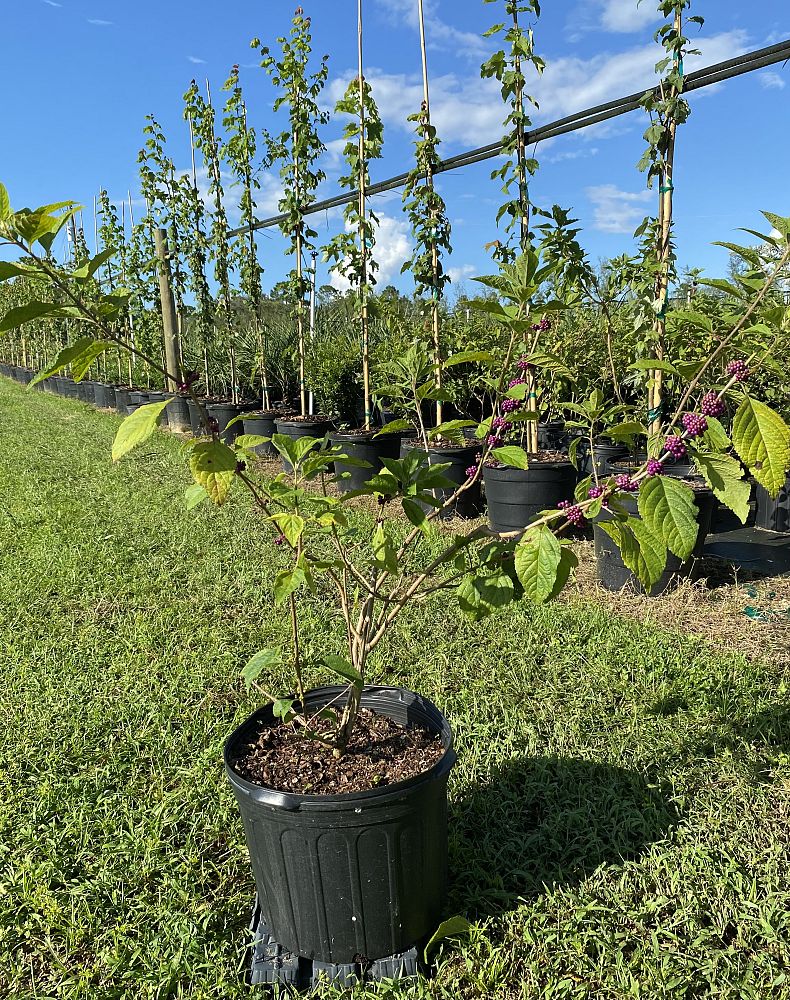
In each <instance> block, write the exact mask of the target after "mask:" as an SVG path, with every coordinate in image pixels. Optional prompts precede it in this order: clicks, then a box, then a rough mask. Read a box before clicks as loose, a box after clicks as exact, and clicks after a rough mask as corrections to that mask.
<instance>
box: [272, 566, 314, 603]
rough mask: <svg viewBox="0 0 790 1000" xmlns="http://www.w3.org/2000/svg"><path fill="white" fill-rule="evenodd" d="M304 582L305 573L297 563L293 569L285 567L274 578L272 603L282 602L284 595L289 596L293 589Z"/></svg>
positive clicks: (305, 578) (305, 580) (305, 579)
mask: <svg viewBox="0 0 790 1000" xmlns="http://www.w3.org/2000/svg"><path fill="white" fill-rule="evenodd" d="M306 582H307V574H306V573H305V571H304V569H303V568H302V567H301V566H299V565H296V566H294V567H293V569H285V570H283V571H282V572H281V573H278V574H277V576H276V578H275V580H274V603H275V604H282V603H283V601H284V600H285V599H286V597H290V595H291V594H293V592H294V591H295V590H298V589H299V587H301V586H302V584H303V583H306Z"/></svg>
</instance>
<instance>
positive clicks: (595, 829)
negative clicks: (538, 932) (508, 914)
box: [449, 757, 678, 917]
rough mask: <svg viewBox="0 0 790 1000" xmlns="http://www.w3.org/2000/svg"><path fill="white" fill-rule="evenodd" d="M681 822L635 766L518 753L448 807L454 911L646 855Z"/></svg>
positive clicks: (496, 909)
mask: <svg viewBox="0 0 790 1000" xmlns="http://www.w3.org/2000/svg"><path fill="white" fill-rule="evenodd" d="M677 821H678V815H677V812H676V811H675V809H674V807H673V805H672V804H671V802H670V801H669V800H668V798H666V797H664V796H663V795H662V794H661V793H660V792H659V791H658V790H657V789H656V788H655V787H653V786H650V785H648V783H647V782H646V781H645V779H644V778H643V777H642V776H641V775H639V774H636V773H635V772H633V771H628V770H625V769H624V768H619V767H612V766H610V765H607V764H594V763H590V762H588V761H583V760H574V759H570V758H558V757H550V758H548V757H543V758H540V757H539V758H517V759H515V760H512V761H509V762H508V763H507V764H504V765H502V766H501V767H499V768H498V769H497V770H496V771H495V772H494V773H493V774H492V775H491V777H490V779H489V780H488V781H486V782H481V783H479V784H476V785H472V786H471V787H469V788H468V789H467V790H466V791H465V792H464V794H463V796H462V797H461V799H460V800H459V801H456V802H455V803H454V804H452V805H451V813H450V881H451V887H450V900H449V905H450V912H454V913H458V912H464V913H466V914H467V915H468V916H470V917H472V916H475V917H481V916H488V915H494V914H496V913H500V912H502V911H503V910H507V909H510V908H511V907H512V906H513V904H514V902H515V901H516V900H517V899H519V898H520V897H527V898H528V897H534V896H537V895H539V894H540V893H541V892H543V891H544V887H549V888H552V887H554V886H557V885H572V884H575V883H577V882H579V881H580V880H581V879H583V878H584V877H585V876H587V875H588V874H590V873H591V872H592V871H593V870H594V869H596V868H597V867H598V866H599V865H601V864H606V863H609V864H618V863H620V862H622V861H624V860H629V859H634V858H637V857H639V856H640V854H641V853H642V852H643V851H644V850H645V848H646V847H648V845H650V844H651V843H653V842H654V841H656V840H660V839H661V838H663V837H664V836H665V835H666V833H667V831H668V830H669V829H670V828H671V827H673V826H674V825H675V824H676V823H677Z"/></svg>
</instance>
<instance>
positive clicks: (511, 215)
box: [480, 0, 545, 263]
mask: <svg viewBox="0 0 790 1000" xmlns="http://www.w3.org/2000/svg"><path fill="white" fill-rule="evenodd" d="M487 2H489V3H491V2H494V0H487ZM504 6H505V13H506V15H507V16H508V17H510V18H511V19H512V23H511V25H509V26H507V25H505V24H495V25H493V27H491V28H489V30H488V31H487V32H486V33H485V36H486V37H487V38H490V37H495V36H496V35H500V34H501V35H502V36H503V41H504V43H505V46H506V47H505V48H503V49H499V50H498V51H497V52H495V53H494V54H493V55H492V56H491V57H490V58H489V59H487V60H486V61H485V62H484V63H483V65H482V66H481V67H480V75H481V77H483V79H490V78H493V79H495V80H497V81H498V82H499V84H500V90H501V94H502V100H503V101H504V102H505V104H506V105H508V108H509V111H508V114H507V116H506V118H505V121H504V126H505V130H506V131H505V135H504V137H503V139H502V152H503V153H504V154H505V156H507V160H506V162H505V163H504V164H503V165H502V166H501V167H498V168H497V169H496V170H494V171H493V173H492V174H491V177H492V179H498V180H500V181H502V191H503V193H504V194H505V195H506V196H507V201H505V203H504V204H503V205H502V206H501V207H500V209H499V211H498V212H497V218H496V221H497V224H499V221H500V220H501V219H502V218H503V217H505V218H506V219H507V223H506V226H505V232H506V233H511V234H512V232H513V230H514V229H515V227H516V225H517V224H519V225H520V231H519V248H520V251H521V253H523V252H524V251H525V250H526V249H527V243H528V240H529V231H528V230H529V221H528V219H529V207H530V206H529V191H528V187H527V178H528V176H529V175H531V174H534V173H535V172H536V170H537V168H538V163H537V160H535V159H533V158H531V157H528V156H527V152H526V146H525V138H524V137H525V134H526V132H527V130H528V129H529V126H530V125H531V119H530V118H529V116H528V115H527V113H526V110H525V104H531V105H533V106H534V107H537V102H536V100H535V98H534V97H531V96H530V95H529V94H527V93H526V91H525V87H526V78H525V75H524V66H525V65H530V66H532V68H533V69H534V70H535V71H536V72H537V74H538V76H540V75H541V74H542V73H543V70H544V68H545V62H544V60H543V59H542V58H541V57H540V56H538V55H536V54H535V46H534V34H533V30H532V28H531V27H530V28H527V29H524V28H523V27H522V26H521V24H520V23H519V15H527V16H530V15H531V16H533V17H535V18H537V17H539V16H540V4H539V3H538V0H505V4H504ZM514 188H515V189H516V192H515V195H514V194H513V193H512V192H513V189H514ZM496 256H497V257H498V259H500V260H501V261H502V263H506V262H508V261H512V260H513V258H514V257H515V251H514V250H513V248H512V235H511V239H510V240H509V241H508V242H506V243H505V244H500V243H499V242H497V244H496Z"/></svg>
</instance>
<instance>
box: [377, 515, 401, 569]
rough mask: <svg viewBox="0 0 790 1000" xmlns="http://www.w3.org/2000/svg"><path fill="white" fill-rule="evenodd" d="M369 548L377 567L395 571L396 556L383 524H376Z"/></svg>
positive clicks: (396, 567)
mask: <svg viewBox="0 0 790 1000" xmlns="http://www.w3.org/2000/svg"><path fill="white" fill-rule="evenodd" d="M371 550H372V552H373V562H374V564H375V565H376V566H377V567H378V568H379V569H384V570H386V571H387V572H388V573H397V571H398V557H397V554H396V552H395V549H394V548H393V546H392V543H391V542H390V540H389V538H388V537H387V531H386V528H385V527H384V525H383V524H377V525H376V530H375V531H374V532H373V539H372V542H371Z"/></svg>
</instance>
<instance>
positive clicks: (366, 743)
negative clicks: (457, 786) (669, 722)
mask: <svg viewBox="0 0 790 1000" xmlns="http://www.w3.org/2000/svg"><path fill="white" fill-rule="evenodd" d="M330 726H331V723H330V722H329V721H328V720H324V719H316V720H315V727H314V728H315V730H316V731H317V732H319V733H320V732H321V731H322V730H323V731H326V730H327V729H329V728H330ZM245 749H246V753H245V754H244V756H242V757H240V758H238V759H237V760H235V761H234V762H233V767H234V769H235V770H236V771H237V772H238V773H239V774H240V775H241V776H242V778H246V779H247V781H251V782H253V783H254V784H256V785H262V786H263V787H264V788H273V789H275V790H277V791H280V792H296V793H299V794H306V795H342V794H344V793H347V792H366V791H369V790H370V789H372V788H380V787H381V786H382V785H392V784H394V783H395V782H396V781H405V780H406V779H407V778H413V777H415V776H416V775H418V774H422V772H423V771H427V770H428V769H429V768H431V767H433V765H434V764H435V763H436V762H437V761H438V760H439V759H440V758H441V757H442V755H443V754H444V747H443V745H442V740H441V736H439V734H438V733H433V732H430V731H429V730H427V729H422V728H420V727H418V726H409V727H408V728H406V727H404V726H401V725H399V724H398V723H397V722H393V720H392V719H389V718H387V716H385V715H376V714H375V713H373V712H371V711H370V709H367V708H363V709H362V710H361V711H360V713H359V716H358V718H357V724H356V726H355V728H354V732H353V734H352V736H351V740H350V742H349V745H348V748H347V750H346V752H345V754H344V755H343V756H342V757H335V756H334V755H333V752H332V751H331V750H328V749H326V748H325V747H323V746H321V745H320V744H319V743H317V742H316V741H315V740H312V739H310V738H308V737H306V736H305V735H304V729H303V728H302V727H300V726H296V725H294V724H287V725H282V724H281V725H277V726H273V727H268V726H267V727H264V728H263V729H262V730H261V732H260V734H259V736H258V738H257V739H256V741H255V742H254V743H250V744H248V745H247V747H246V748H245Z"/></svg>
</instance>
